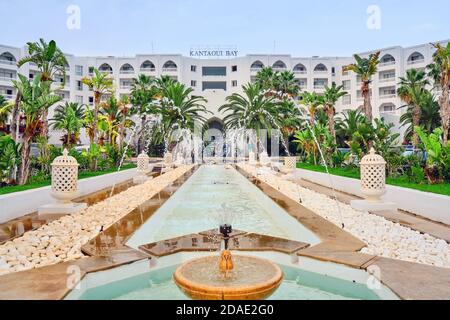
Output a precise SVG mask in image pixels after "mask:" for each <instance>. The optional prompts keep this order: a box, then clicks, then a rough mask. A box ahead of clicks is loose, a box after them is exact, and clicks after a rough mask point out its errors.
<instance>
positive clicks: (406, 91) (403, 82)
mask: <svg viewBox="0 0 450 320" xmlns="http://www.w3.org/2000/svg"><path fill="white" fill-rule="evenodd" d="M428 84H429V82H428V80H427V78H426V74H425V71H419V70H416V69H410V70H408V71H407V72H406V77H401V78H400V83H399V86H400V87H399V88H398V90H397V93H398V95H399V97H400V99H402V100H403V101H404V102H405V103H406V104H407V105H408V106H411V114H412V121H413V127H416V126H418V125H419V124H420V117H421V113H422V109H421V106H420V102H421V99H422V95H423V94H424V92H425V90H426V89H425V86H426V85H428ZM412 144H413V146H414V148H417V147H418V146H419V137H418V135H417V133H416V132H413V141H412Z"/></svg>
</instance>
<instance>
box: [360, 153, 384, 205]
mask: <svg viewBox="0 0 450 320" xmlns="http://www.w3.org/2000/svg"><path fill="white" fill-rule="evenodd" d="M360 166H361V191H362V193H363V194H364V196H365V197H366V200H367V201H369V202H380V201H381V199H380V197H381V196H382V195H384V194H385V193H386V161H385V160H384V159H383V157H382V156H380V155H378V154H376V153H375V150H374V149H373V148H372V149H371V150H370V153H369V154H368V155H366V156H365V157H363V158H362V159H361V162H360Z"/></svg>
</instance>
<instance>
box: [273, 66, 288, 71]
mask: <svg viewBox="0 0 450 320" xmlns="http://www.w3.org/2000/svg"><path fill="white" fill-rule="evenodd" d="M272 69H273V71H275V72H283V71H286V70H287V68H286V67H273V68H272Z"/></svg>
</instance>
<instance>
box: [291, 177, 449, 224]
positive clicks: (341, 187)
mask: <svg viewBox="0 0 450 320" xmlns="http://www.w3.org/2000/svg"><path fill="white" fill-rule="evenodd" d="M297 171H298V173H299V175H300V177H301V178H302V179H304V180H308V181H311V182H314V183H316V184H320V185H322V186H325V187H328V188H330V187H331V182H330V178H329V177H328V175H327V174H325V173H320V172H314V171H309V170H304V169H297ZM331 178H332V183H333V185H334V188H335V189H336V190H338V191H342V192H345V193H348V194H352V195H356V196H358V197H364V196H363V194H362V193H361V184H360V183H359V182H358V180H356V179H351V178H346V177H340V176H335V175H332V176H331ZM355 181H356V183H355ZM386 189H387V192H386V194H385V195H384V196H383V197H382V199H383V200H385V201H389V202H394V203H396V204H397V205H398V207H399V209H402V210H405V211H408V212H411V213H414V214H417V215H420V216H422V217H425V218H428V219H431V220H434V221H439V222H443V223H446V224H450V197H449V196H445V195H439V194H435V193H429V192H423V191H418V190H413V189H407V188H402V187H396V186H391V185H387V186H386Z"/></svg>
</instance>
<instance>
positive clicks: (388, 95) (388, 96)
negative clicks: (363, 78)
mask: <svg viewBox="0 0 450 320" xmlns="http://www.w3.org/2000/svg"><path fill="white" fill-rule="evenodd" d="M396 97H397V94H395V93H383V94H380V99H392V98H396Z"/></svg>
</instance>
